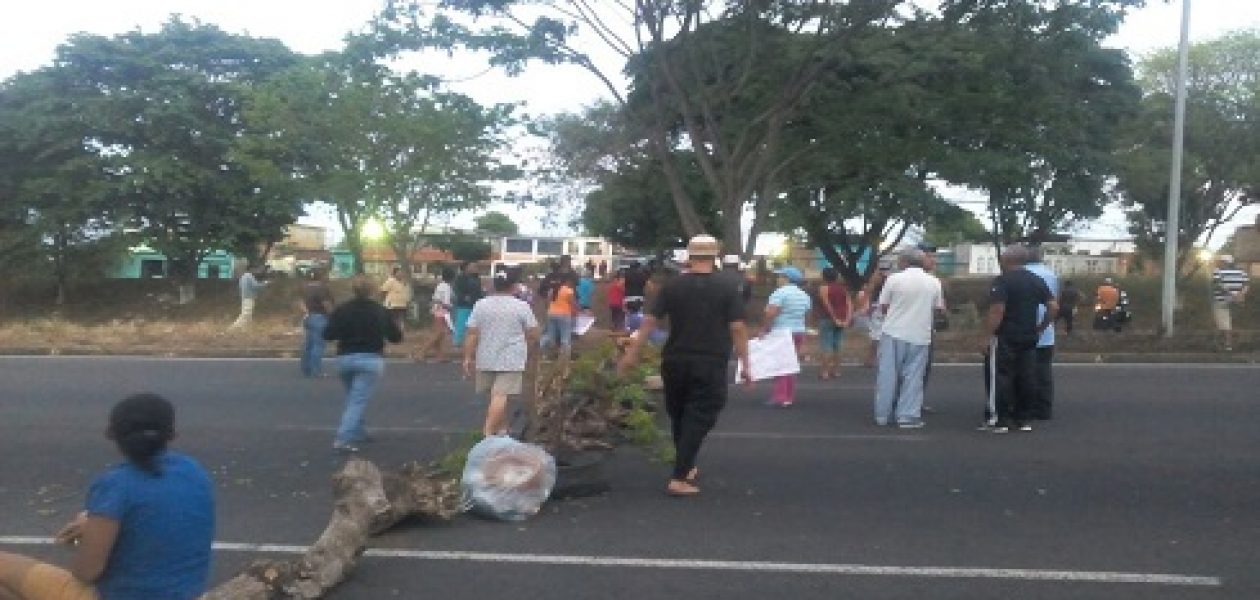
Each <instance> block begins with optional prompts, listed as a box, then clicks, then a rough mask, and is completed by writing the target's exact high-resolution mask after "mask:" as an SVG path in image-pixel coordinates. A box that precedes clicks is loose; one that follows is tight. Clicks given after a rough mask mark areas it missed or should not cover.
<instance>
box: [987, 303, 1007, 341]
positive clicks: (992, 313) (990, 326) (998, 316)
mask: <svg viewBox="0 0 1260 600" xmlns="http://www.w3.org/2000/svg"><path fill="white" fill-rule="evenodd" d="M1005 316H1006V304H1004V303H999V302H994V303H993V304H990V305H989V318H988V322H987V323H986V324H985V329H984V334H985V338H986V339H987V338H990V337H993V336H995V335H997V330H998V327H1001V326H1002V319H1003V318H1004V317H1005Z"/></svg>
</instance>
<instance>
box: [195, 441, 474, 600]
mask: <svg viewBox="0 0 1260 600" xmlns="http://www.w3.org/2000/svg"><path fill="white" fill-rule="evenodd" d="M333 496H334V508H333V514H332V518H331V519H330V520H329V522H328V526H327V527H326V528H325V529H324V533H323V534H321V535H320V536H319V540H317V541H316V542H315V544H314V545H312V546H311V548H310V550H308V551H307V552H306V554H305V555H303V556H302V557H301V558H299V559H294V560H281V561H275V560H267V561H257V562H254V563H253V564H251V565H250V566H249V567H248V568H247V569H246V570H245V571H244V572H243V573H241V574H240V575H237V576H236V577H235V578H233V579H231V580H229V581H227V582H226V583H224V584H223V585H220V586H218V587H216V588H215V589H213V590H211V591H210V592H208V593H207V594H206V595H205V596H202V600H272V599H275V598H301V599H314V598H319V597H321V596H323V595H324V593H325V592H326V591H328V590H329V589H331V588H332V587H333V586H335V585H337V584H339V583H341V582H342V581H343V580H344V579H345V578H346V576H347V575H348V574H349V573H350V571H351V570H353V569H354V566H355V563H356V561H357V560H358V558H359V556H360V555H362V554H363V551H364V550H365V549H366V548H367V540H368V538H369V537H370V536H372V535H375V534H377V533H380V532H382V531H385V530H386V529H389V528H390V527H393V526H394V525H396V524H398V522H400V521H402V520H404V519H407V518H410V517H415V516H420V517H428V518H437V519H450V518H451V517H453V516H455V515H456V514H457V513H458V512H459V508H460V493H459V482H458V481H457V480H456V479H455V478H453V477H451V476H449V475H447V474H446V473H442V472H440V471H436V470H433V469H426V468H424V467H422V466H420V465H419V464H417V463H411V464H408V465H407V466H405V467H403V469H402V470H401V471H400V472H399V473H397V474H382V473H381V471H380V469H377V468H376V465H373V464H372V463H370V462H368V461H366V460H361V459H357V458H355V459H351V460H349V461H347V462H346V464H345V466H343V467H342V468H341V470H340V471H338V472H337V474H336V475H334V476H333Z"/></svg>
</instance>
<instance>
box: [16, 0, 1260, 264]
mask: <svg viewBox="0 0 1260 600" xmlns="http://www.w3.org/2000/svg"><path fill="white" fill-rule="evenodd" d="M6 4H7V6H6V7H5V10H4V18H3V20H0V79H5V78H8V77H9V76H11V75H13V74H15V73H17V72H19V71H24V70H31V69H35V68H38V67H41V66H44V65H46V64H49V62H51V60H52V57H53V55H54V52H55V50H56V47H57V46H58V45H59V44H61V43H63V42H64V41H66V39H67V38H68V37H69V36H71V35H73V34H75V33H78V32H88V33H93V34H98V35H114V34H119V33H124V32H127V31H132V30H135V29H141V30H143V31H155V30H157V29H158V27H159V26H160V24H161V23H162V22H163V21H165V20H167V19H168V18H169V16H170V15H172V14H180V15H182V16H184V17H185V18H188V19H193V18H195V19H198V20H200V21H202V22H204V23H213V24H215V25H218V26H219V27H220V28H222V29H224V30H226V31H229V32H233V33H247V34H250V35H253V36H258V37H272V38H277V39H280V40H282V41H283V42H284V43H285V44H287V45H288V46H289V47H290V48H292V49H293V50H295V51H298V52H302V53H318V52H322V51H325V50H332V49H336V48H338V47H340V45H341V42H342V38H343V36H344V35H345V34H346V33H347V32H350V31H352V30H358V29H360V28H362V27H363V25H364V24H365V23H366V22H367V21H368V20H369V19H371V17H372V15H373V14H374V13H375V11H376V10H377V9H378V8H379V7H380V2H379V1H378V0H315V1H312V0H112V1H108V2H102V1H101V0H43V1H40V2H19V1H18V0H9V2H7V3H6ZM1192 14H1193V16H1192V19H1191V40H1192V41H1198V40H1206V39H1211V38H1213V37H1216V36H1219V35H1221V34H1222V33H1225V32H1227V31H1231V30H1236V29H1248V28H1260V0H1195V1H1194V4H1193V13H1192ZM1180 19H1181V3H1180V2H1167V1H1164V0H1148V6H1147V7H1145V8H1142V9H1138V10H1136V11H1134V12H1133V13H1131V14H1130V15H1129V17H1128V18H1127V19H1126V20H1125V23H1124V25H1123V26H1122V28H1121V30H1120V32H1119V33H1118V34H1117V35H1116V36H1114V37H1113V38H1112V39H1111V40H1109V44H1110V45H1112V46H1114V47H1119V48H1124V49H1126V50H1128V51H1130V52H1131V53H1133V54H1135V55H1136V56H1140V55H1142V54H1143V53H1146V52H1150V51H1151V50H1154V49H1158V48H1162V47H1172V46H1175V45H1176V44H1177V39H1178V35H1179V31H1180V29H1179V28H1180ZM409 64H411V65H414V66H415V67H416V68H418V69H420V70H423V71H426V72H429V73H433V74H437V75H440V76H443V77H446V78H449V79H450V80H451V81H452V83H451V87H453V88H454V89H456V90H458V91H461V92H464V93H466V94H469V95H471V96H473V97H474V98H475V99H477V100H478V101H479V102H482V103H496V102H520V103H523V104H522V109H521V110H523V111H524V112H526V113H528V114H532V115H541V114H551V113H556V112H562V111H571V110H576V109H579V108H581V107H582V106H583V105H585V104H588V103H590V102H592V101H594V100H597V99H599V98H601V97H604V96H605V92H604V91H603V88H601V87H600V85H599V84H598V82H597V81H596V80H595V79H594V78H593V77H591V76H590V75H588V74H586V73H585V72H583V71H580V70H578V69H577V68H573V67H548V66H538V67H531V68H530V69H529V70H528V71H527V72H526V74H525V75H522V76H520V77H515V78H510V77H507V76H505V75H502V74H501V73H499V72H497V71H493V70H487V69H486V68H485V65H484V61H482V60H480V59H478V58H475V57H471V56H470V57H455V58H448V57H446V56H443V55H427V56H424V57H421V58H418V59H416V60H413V61H410V63H409ZM612 70H613V71H617V70H618V69H612ZM504 208H508V209H509V210H510V214H513V216H514V217H515V218H516V219H517V221H518V223H519V224H520V225H521V227H522V229H523V230H525V231H527V232H540V231H543V230H546V229H552V228H554V224H548V223H546V222H545V220H544V210H543V209H540V208H520V207H504ZM1255 214H1256V211H1254V210H1252V211H1245V213H1244V214H1243V215H1240V219H1241V220H1243V221H1246V222H1251V221H1254V219H1255ZM471 218H472V216H471V215H462V216H459V217H456V218H455V219H454V220H453V224H456V225H464V224H467V223H469V222H470V221H471ZM304 221H306V222H313V223H318V224H324V225H330V226H331V221H330V219H329V218H328V217H327V216H324V215H320V214H313V215H310V216H308V217H307V218H306V219H304ZM333 229H335V227H333ZM1122 233H1123V216H1122V215H1120V214H1119V213H1118V211H1114V210H1113V211H1111V212H1109V214H1108V215H1106V216H1105V217H1104V218H1103V219H1101V220H1100V222H1099V223H1097V224H1095V225H1093V226H1091V227H1088V228H1087V234H1088V235H1090V236H1092V237H1108V236H1115V235H1120V234H1122ZM1222 241H1223V236H1221V239H1217V240H1214V244H1213V245H1216V244H1219V243H1220V242H1222Z"/></svg>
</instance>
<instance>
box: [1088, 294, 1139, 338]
mask: <svg viewBox="0 0 1260 600" xmlns="http://www.w3.org/2000/svg"><path fill="white" fill-rule="evenodd" d="M1132 320H1133V311H1131V310H1130V309H1129V293H1128V292H1126V291H1124V290H1121V291H1120V299H1119V301H1118V302H1116V307H1115V308H1113V309H1110V310H1107V309H1104V308H1103V307H1102V304H1095V305H1094V329H1095V330H1098V331H1107V330H1112V331H1115V332H1116V333H1120V332H1121V331H1123V330H1124V326H1125V325H1127V324H1128V323H1129V322H1130V321H1132Z"/></svg>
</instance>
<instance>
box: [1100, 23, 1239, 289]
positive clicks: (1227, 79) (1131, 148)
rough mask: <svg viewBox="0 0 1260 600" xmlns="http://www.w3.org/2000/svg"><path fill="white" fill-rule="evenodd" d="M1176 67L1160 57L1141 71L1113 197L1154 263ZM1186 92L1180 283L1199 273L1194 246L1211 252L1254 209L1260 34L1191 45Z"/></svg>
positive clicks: (1160, 238) (1161, 227)
mask: <svg viewBox="0 0 1260 600" xmlns="http://www.w3.org/2000/svg"><path fill="white" fill-rule="evenodd" d="M1176 60H1177V54H1176V51H1175V50H1174V49H1165V50H1161V51H1158V52H1156V53H1154V54H1152V55H1150V56H1149V57H1147V58H1146V59H1145V60H1143V61H1142V62H1141V63H1140V64H1139V68H1138V70H1139V73H1140V81H1141V84H1142V89H1143V92H1144V94H1145V96H1144V98H1143V100H1142V109H1141V112H1140V113H1139V114H1138V115H1137V116H1136V117H1135V118H1134V119H1133V120H1132V121H1130V122H1129V123H1128V125H1127V126H1126V128H1125V135H1124V136H1123V141H1124V143H1123V145H1122V146H1121V148H1120V150H1119V151H1118V152H1117V162H1118V164H1119V170H1118V175H1119V178H1118V181H1117V186H1116V191H1117V194H1118V195H1119V197H1120V199H1121V202H1122V203H1123V205H1124V206H1125V207H1126V208H1127V212H1128V217H1129V225H1130V232H1131V233H1133V235H1134V237H1135V239H1136V240H1137V243H1138V247H1139V248H1140V249H1141V250H1142V251H1143V252H1144V253H1145V254H1146V255H1147V256H1148V257H1150V258H1156V257H1158V256H1160V253H1161V252H1162V249H1163V246H1164V240H1165V233H1166V231H1165V230H1166V224H1167V220H1168V185H1169V180H1168V167H1169V164H1170V161H1171V155H1172V150H1171V147H1172V138H1173V134H1172V129H1173V102H1174V98H1173V95H1174V93H1175V90H1174V85H1175V81H1176V79H1175V77H1176V75H1175V74H1176ZM1187 86H1188V99H1187V104H1186V137H1185V155H1184V156H1185V161H1184V169H1183V171H1182V180H1181V190H1180V192H1181V202H1182V208H1181V214H1180V219H1179V222H1178V223H1179V231H1178V236H1179V244H1180V245H1179V250H1180V251H1179V254H1178V256H1177V273H1178V274H1180V275H1181V276H1182V277H1181V279H1179V281H1184V278H1185V277H1188V276H1189V275H1190V274H1191V273H1193V271H1194V270H1195V269H1196V268H1197V263H1190V261H1192V260H1193V257H1194V252H1195V245H1196V244H1197V243H1207V242H1208V241H1210V239H1211V238H1212V237H1213V235H1215V234H1216V232H1217V230H1218V229H1219V228H1220V226H1221V225H1223V224H1225V223H1227V222H1229V221H1230V220H1232V219H1233V218H1234V217H1236V216H1237V215H1238V213H1239V211H1241V210H1242V209H1243V208H1244V207H1246V206H1249V205H1253V204H1256V203H1257V202H1260V34H1257V32H1254V31H1247V32H1237V33H1232V34H1229V35H1226V36H1224V37H1222V38H1220V39H1217V40H1212V41H1208V42H1202V43H1198V44H1195V45H1194V46H1193V47H1192V48H1191V51H1190V72H1189V80H1188V82H1187ZM1187 263H1190V264H1187ZM1192 264H1193V265H1194V266H1191V265H1192Z"/></svg>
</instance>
